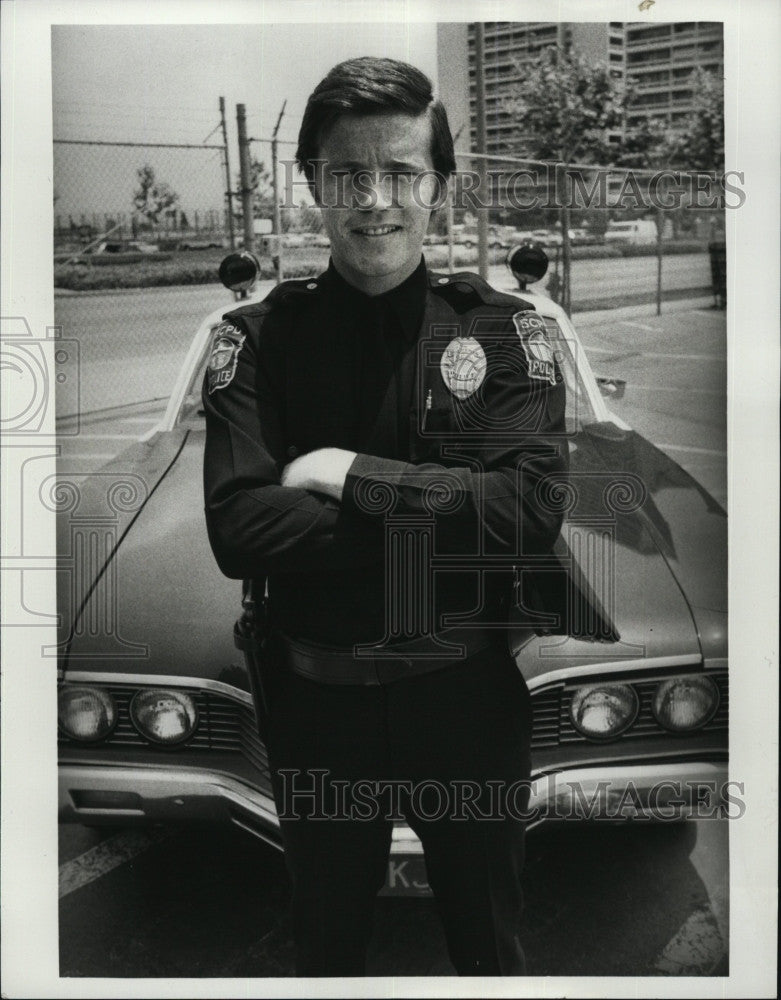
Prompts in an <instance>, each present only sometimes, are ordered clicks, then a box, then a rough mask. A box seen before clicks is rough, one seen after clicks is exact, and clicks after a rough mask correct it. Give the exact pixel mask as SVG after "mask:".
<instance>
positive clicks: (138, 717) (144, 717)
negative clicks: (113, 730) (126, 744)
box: [130, 688, 198, 744]
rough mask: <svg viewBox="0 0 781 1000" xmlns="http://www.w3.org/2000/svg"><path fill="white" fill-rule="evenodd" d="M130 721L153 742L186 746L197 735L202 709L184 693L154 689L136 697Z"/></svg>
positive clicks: (140, 693)
mask: <svg viewBox="0 0 781 1000" xmlns="http://www.w3.org/2000/svg"><path fill="white" fill-rule="evenodd" d="M130 719H131V721H132V723H133V725H134V726H135V727H136V729H137V730H138V731H139V733H141V735H142V736H145V737H146V738H147V739H148V740H151V741H152V742H153V743H168V744H171V743H182V742H183V741H184V740H186V739H189V738H190V736H192V734H193V733H194V732H195V727H196V726H197V725H198V709H197V708H196V707H195V702H194V700H193V699H192V697H191V696H190V695H189V694H185V692H184V691H174V690H169V689H167V688H151V689H147V690H145V691H139V692H138V693H137V694H136V695H134V696H133V700H132V701H131V702H130Z"/></svg>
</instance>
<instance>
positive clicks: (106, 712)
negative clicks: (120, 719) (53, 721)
mask: <svg viewBox="0 0 781 1000" xmlns="http://www.w3.org/2000/svg"><path fill="white" fill-rule="evenodd" d="M57 722H58V723H59V726H60V729H61V730H62V732H63V733H65V735H66V736H68V737H70V739H72V740H81V741H82V742H84V743H94V742H95V741H96V740H102V739H105V737H106V736H108V734H109V733H110V732H111V731H112V730H113V728H114V726H115V725H116V724H117V706H116V704H115V702H114V699H113V698H112V697H111V695H110V694H109V693H108V691H105V690H104V689H103V688H98V687H88V686H87V685H76V684H63V686H62V687H61V688H60V690H59V692H58V694H57Z"/></svg>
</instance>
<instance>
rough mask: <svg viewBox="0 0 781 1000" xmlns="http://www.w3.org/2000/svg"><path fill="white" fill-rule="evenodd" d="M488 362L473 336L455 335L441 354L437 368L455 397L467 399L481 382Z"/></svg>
mask: <svg viewBox="0 0 781 1000" xmlns="http://www.w3.org/2000/svg"><path fill="white" fill-rule="evenodd" d="M487 365H488V362H487V360H486V357H485V351H484V350H483V348H482V347H481V346H480V344H479V343H478V342H477V341H476V340H475V338H474V337H456V338H455V340H451V341H450V343H449V344H448V345H447V347H446V348H445V350H444V352H443V354H442V360H441V361H440V363H439V370H440V371H441V372H442V378H443V379H444V382H445V385H446V386H447V387H448V389H449V390H450V391H451V392H452V393H453V395H454V396H455V397H456V399H468V398H469V397H470V396H471V395H472V393H474V392H477V390H478V389H479V388H480V386H481V385H482V384H483V379H484V378H485V370H486V367H487Z"/></svg>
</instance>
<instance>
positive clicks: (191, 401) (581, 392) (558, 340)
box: [177, 316, 598, 433]
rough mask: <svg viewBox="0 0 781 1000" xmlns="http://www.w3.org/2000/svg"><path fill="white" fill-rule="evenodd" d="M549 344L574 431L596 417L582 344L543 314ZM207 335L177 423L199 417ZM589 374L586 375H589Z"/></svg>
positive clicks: (195, 420)
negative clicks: (583, 362) (589, 390)
mask: <svg viewBox="0 0 781 1000" xmlns="http://www.w3.org/2000/svg"><path fill="white" fill-rule="evenodd" d="M543 319H544V320H545V327H546V329H547V332H548V338H549V340H550V343H551V347H552V348H553V350H554V351H555V352H557V360H558V362H559V366H560V368H561V372H562V374H563V375H564V384H565V386H566V389H567V414H566V422H567V432H568V433H574V432H576V431H578V430H580V429H581V428H582V427H584V426H586V425H588V424H593V423H594V422H595V421H596V420H597V419H598V417H597V416H596V414H595V413H594V409H593V407H592V405H591V399H590V396H589V393H588V392H587V390H586V385H585V379H584V375H583V366H582V361H581V352H582V351H583V348H582V346H581V345H580V343H579V342H578V341H577V340H574V339H567V337H566V335H565V333H564V331H563V330H562V329H561V327H560V325H559V324H558V322H557V321H556V320H555V319H553V318H552V317H550V316H543ZM210 345H211V336H210V337H209V338H208V339H207V340H206V342H205V344H204V349H203V352H202V354H201V356H200V358H199V361H198V364H197V365H196V366H195V368H194V370H193V374H192V377H191V378H190V382H189V384H188V386H187V392H186V394H185V397H184V400H183V401H182V406H181V408H180V410H179V416H178V418H177V424H180V425H181V424H183V423H186V422H190V423H192V424H193V426H198V424H199V423H200V421H202V419H203V407H202V406H201V387H202V385H203V379H204V374H205V372H206V362H207V360H208V355H209V346H210ZM589 377H590V376H589Z"/></svg>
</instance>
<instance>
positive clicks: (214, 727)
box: [59, 684, 268, 773]
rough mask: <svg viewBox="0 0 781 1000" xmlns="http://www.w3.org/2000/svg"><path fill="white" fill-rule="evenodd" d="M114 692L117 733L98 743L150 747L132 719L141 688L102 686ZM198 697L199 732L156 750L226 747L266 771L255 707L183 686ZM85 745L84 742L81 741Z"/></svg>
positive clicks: (221, 748)
mask: <svg viewBox="0 0 781 1000" xmlns="http://www.w3.org/2000/svg"><path fill="white" fill-rule="evenodd" d="M101 687H104V688H105V689H106V690H107V691H110V692H111V694H112V695H113V697H114V700H115V702H116V705H117V725H116V727H115V729H114V732H113V733H112V734H111V736H110V737H109V738H108V739H107V740H102V741H101V742H100V743H99V744H96V746H129V747H143V746H150V745H152V744H150V742H149V740H147V739H145V738H144V737H143V736H142V735H141V733H139V732H138V730H137V729H136V728H135V726H134V725H133V723H132V722H131V720H130V702H131V700H132V698H133V695H134V694H135V693H136V691H138V690H141V689H140V688H137V687H124V686H123V687H120V686H119V685H113V684H104V685H101ZM181 690H182V691H186V692H187V693H188V694H189V695H191V696H192V697H193V698H194V699H195V704H196V706H197V708H198V725H197V727H196V730H195V732H194V733H193V735H192V736H191V737H190V739H189V740H187V742H186V743H183V744H179V745H178V746H171V747H160V746H159V745H158V744H154V746H155V748H156V749H166V750H169V751H170V752H171V753H186V752H187V750H189V749H195V750H223V751H228V752H231V751H233V752H238V753H242V754H243V755H244V756H245V757H246V758H247V759H248V760H250V761H251V762H252V763H253V764H254V765H255V766H256V767H258V768H260V770H261V771H263V772H264V773H266V772H267V771H268V760H267V758H266V748H265V747H264V746H263V744H262V743H261V741H260V738H259V737H258V733H257V729H256V727H255V713H254V711H253V710H252V709H251V708H248V707H247V706H246V705H243V704H241V702H238V701H234V700H233V699H232V698H226V697H225V696H224V695H218V694H214V693H212V692H211V691H195V690H193V689H192V688H182V689H181ZM59 742H60V743H61V744H62V743H65V744H71V745H75V744H77V741H76V740H70V739H68V737H67V736H63V735H62V734H60V736H59ZM78 745H79V746H84V745H85V744H83V743H78Z"/></svg>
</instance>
